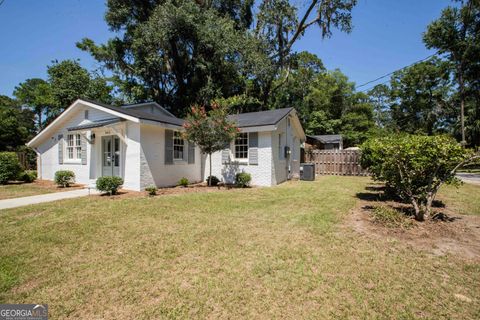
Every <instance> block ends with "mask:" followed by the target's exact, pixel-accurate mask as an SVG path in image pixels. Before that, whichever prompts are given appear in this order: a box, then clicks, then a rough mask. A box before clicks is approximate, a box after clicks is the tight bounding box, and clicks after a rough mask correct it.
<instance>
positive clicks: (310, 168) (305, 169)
mask: <svg viewBox="0 0 480 320" xmlns="http://www.w3.org/2000/svg"><path fill="white" fill-rule="evenodd" d="M300 180H306V181H314V180H315V164H314V163H302V164H300Z"/></svg>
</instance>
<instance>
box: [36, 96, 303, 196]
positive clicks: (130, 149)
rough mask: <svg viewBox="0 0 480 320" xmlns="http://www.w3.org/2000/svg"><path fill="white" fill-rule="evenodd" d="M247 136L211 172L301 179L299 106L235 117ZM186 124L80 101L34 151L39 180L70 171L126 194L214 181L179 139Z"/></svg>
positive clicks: (149, 107) (265, 182)
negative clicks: (113, 180) (117, 185)
mask: <svg viewBox="0 0 480 320" xmlns="http://www.w3.org/2000/svg"><path fill="white" fill-rule="evenodd" d="M231 119H232V120H233V121H235V122H236V123H237V125H238V127H239V128H240V131H241V133H240V134H239V136H238V137H237V139H236V140H235V141H233V142H232V143H231V145H230V148H228V149H225V150H223V151H222V152H218V153H215V154H214V155H212V174H213V175H215V176H217V177H218V178H219V179H220V180H222V181H225V182H227V183H232V182H233V181H234V176H235V174H236V173H237V172H249V173H250V174H251V175H252V184H254V185H259V186H272V185H276V184H278V183H281V182H283V181H285V180H287V179H288V178H291V177H293V176H295V175H298V174H299V160H300V144H301V143H302V142H303V141H305V134H304V132H303V129H302V126H301V124H300V121H299V120H298V117H297V115H296V112H295V110H294V109H293V108H288V109H279V110H270V111H262V112H253V113H244V114H238V115H234V116H231ZM182 124H183V120H182V119H179V118H176V117H175V116H173V115H172V114H171V113H169V112H168V111H167V110H165V109H163V108H162V107H161V106H159V105H158V104H156V103H152V102H150V103H140V104H134V105H126V106H122V107H114V106H110V105H105V104H101V103H98V102H94V101H89V100H80V99H79V100H77V101H75V102H74V103H73V104H72V105H71V106H70V107H69V108H67V109H66V110H65V111H64V112H63V113H62V114H61V115H60V116H58V117H57V118H56V119H55V120H54V121H53V122H52V123H51V124H50V125H48V126H47V127H46V128H45V129H44V130H42V131H41V132H40V133H39V134H38V135H37V136H35V137H34V138H33V139H32V140H31V141H30V142H28V144H27V145H28V146H30V147H32V148H34V149H35V150H36V152H37V155H38V160H37V162H38V163H37V164H38V165H37V168H38V176H39V178H40V179H45V180H53V178H54V175H55V172H56V171H58V170H71V171H73V172H74V173H75V176H76V181H77V182H78V183H82V184H87V185H93V184H94V183H95V181H96V179H97V178H98V177H101V176H110V175H115V176H120V177H122V178H123V179H124V188H125V189H130V190H137V191H139V190H143V189H144V188H145V187H147V186H151V185H155V186H158V187H165V186H174V185H176V184H177V182H178V181H179V180H180V178H182V177H186V178H187V179H188V180H189V181H191V182H200V181H203V180H205V178H206V177H207V176H208V169H207V168H205V167H206V166H205V160H206V159H205V158H206V157H205V156H204V155H202V154H201V153H200V150H199V148H198V147H196V146H194V145H193V144H192V143H190V142H188V141H184V140H183V139H181V136H180V135H179V132H180V131H182V130H183V127H182Z"/></svg>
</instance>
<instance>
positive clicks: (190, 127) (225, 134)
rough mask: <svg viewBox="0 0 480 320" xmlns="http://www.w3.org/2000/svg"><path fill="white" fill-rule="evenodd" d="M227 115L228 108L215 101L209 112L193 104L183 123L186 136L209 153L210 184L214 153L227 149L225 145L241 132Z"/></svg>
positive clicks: (209, 183)
mask: <svg viewBox="0 0 480 320" xmlns="http://www.w3.org/2000/svg"><path fill="white" fill-rule="evenodd" d="M227 116H228V112H227V108H226V107H224V106H220V105H219V104H218V103H215V102H214V103H213V104H212V110H210V111H209V112H208V113H207V112H206V111H205V107H203V106H193V107H192V108H191V110H190V113H189V114H188V116H187V119H186V121H185V124H184V125H183V127H184V128H185V132H184V138H185V139H186V140H188V141H191V142H193V143H195V144H196V145H197V146H198V147H199V148H200V150H201V151H202V152H203V153H205V154H207V155H208V158H209V165H210V174H209V179H208V185H209V186H211V185H212V183H211V180H212V179H211V177H212V153H214V152H217V151H220V150H223V149H225V146H226V145H228V144H229V143H230V142H231V141H232V140H234V139H235V136H236V135H237V133H238V132H239V130H238V128H237V127H236V126H235V123H233V122H232V121H229V120H228V118H227Z"/></svg>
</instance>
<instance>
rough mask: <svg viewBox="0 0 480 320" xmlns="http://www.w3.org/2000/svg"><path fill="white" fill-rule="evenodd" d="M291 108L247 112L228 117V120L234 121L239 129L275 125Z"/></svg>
mask: <svg viewBox="0 0 480 320" xmlns="http://www.w3.org/2000/svg"><path fill="white" fill-rule="evenodd" d="M292 110H293V108H283V109H275V110H267V111H258V112H248V113H240V114H233V115H230V116H229V117H228V118H229V120H231V121H234V122H235V123H236V125H237V126H238V127H239V128H244V127H257V126H268V125H275V124H277V123H278V122H279V121H280V120H282V119H283V118H285V117H286V116H287V115H288V114H289V113H290V112H291V111H292Z"/></svg>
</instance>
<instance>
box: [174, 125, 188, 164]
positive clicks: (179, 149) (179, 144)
mask: <svg viewBox="0 0 480 320" xmlns="http://www.w3.org/2000/svg"><path fill="white" fill-rule="evenodd" d="M184 152H185V140H183V138H182V135H181V134H180V132H178V131H175V132H174V133H173V160H183V159H184V157H183V153H184Z"/></svg>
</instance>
